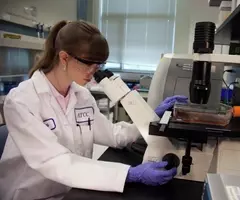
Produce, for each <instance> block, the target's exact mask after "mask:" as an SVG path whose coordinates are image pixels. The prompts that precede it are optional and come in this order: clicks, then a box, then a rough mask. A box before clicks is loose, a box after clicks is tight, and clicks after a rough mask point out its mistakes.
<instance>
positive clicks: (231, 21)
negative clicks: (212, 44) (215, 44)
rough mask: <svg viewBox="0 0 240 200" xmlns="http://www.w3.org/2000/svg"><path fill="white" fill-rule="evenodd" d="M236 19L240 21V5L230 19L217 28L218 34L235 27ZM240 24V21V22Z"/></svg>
mask: <svg viewBox="0 0 240 200" xmlns="http://www.w3.org/2000/svg"><path fill="white" fill-rule="evenodd" d="M236 19H240V5H239V6H238V7H237V8H236V9H235V10H234V11H233V12H232V13H231V14H230V15H229V16H228V18H227V19H226V20H225V21H224V22H223V23H222V24H221V25H220V26H219V27H218V28H217V32H216V34H218V33H220V32H221V31H222V30H223V29H225V28H226V27H228V26H233V25H234V23H235V21H236ZM238 22H239V21H238ZM238 26H239V25H238Z"/></svg>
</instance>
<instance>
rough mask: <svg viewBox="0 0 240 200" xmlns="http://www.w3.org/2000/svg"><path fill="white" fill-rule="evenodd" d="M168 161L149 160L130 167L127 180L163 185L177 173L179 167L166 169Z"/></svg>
mask: <svg viewBox="0 0 240 200" xmlns="http://www.w3.org/2000/svg"><path fill="white" fill-rule="evenodd" d="M167 165H168V162H148V163H144V164H142V165H138V166H136V167H130V169H129V171H128V175H127V179H126V181H127V182H140V183H143V184H145V185H152V186H157V185H163V184H165V183H167V182H169V181H170V180H172V179H173V177H174V176H175V175H176V174H177V169H176V168H172V169H169V170H166V169H165V167H166V166H167Z"/></svg>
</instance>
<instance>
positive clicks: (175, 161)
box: [162, 153, 180, 170]
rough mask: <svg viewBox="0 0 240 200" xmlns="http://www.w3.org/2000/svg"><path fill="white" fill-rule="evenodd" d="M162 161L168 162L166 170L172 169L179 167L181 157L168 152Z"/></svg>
mask: <svg viewBox="0 0 240 200" xmlns="http://www.w3.org/2000/svg"><path fill="white" fill-rule="evenodd" d="M162 161H166V162H168V164H167V166H166V167H165V169H166V170H169V169H172V168H174V167H176V168H178V166H179V164H180V159H179V158H178V156H176V155H175V154H173V153H168V154H166V155H165V156H163V158H162Z"/></svg>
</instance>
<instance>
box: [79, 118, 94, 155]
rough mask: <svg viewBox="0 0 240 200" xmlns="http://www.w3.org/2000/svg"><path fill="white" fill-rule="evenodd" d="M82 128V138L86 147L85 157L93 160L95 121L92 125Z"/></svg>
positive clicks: (85, 125)
mask: <svg viewBox="0 0 240 200" xmlns="http://www.w3.org/2000/svg"><path fill="white" fill-rule="evenodd" d="M80 127H81V136H82V141H83V145H84V156H85V157H88V158H92V152H93V121H91V124H89V123H88V124H82V125H80Z"/></svg>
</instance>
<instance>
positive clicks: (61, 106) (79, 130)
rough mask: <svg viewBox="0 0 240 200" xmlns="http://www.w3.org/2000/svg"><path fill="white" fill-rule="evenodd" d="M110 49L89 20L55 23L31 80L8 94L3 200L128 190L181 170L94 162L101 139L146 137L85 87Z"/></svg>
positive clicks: (120, 142)
mask: <svg viewBox="0 0 240 200" xmlns="http://www.w3.org/2000/svg"><path fill="white" fill-rule="evenodd" d="M108 55H109V49H108V44H107V41H106V39H105V38H104V37H103V36H102V35H101V33H100V32H99V30H98V29H97V28H96V27H94V26H93V25H90V24H88V23H87V22H84V21H77V22H70V23H67V22H65V21H61V22H59V23H58V24H56V25H55V26H54V27H53V28H52V30H51V32H50V34H49V36H48V38H47V40H46V44H45V51H44V55H43V56H42V58H41V59H40V60H39V61H38V63H37V65H36V66H35V67H34V68H33V69H32V70H31V72H30V79H29V80H27V81H24V82H22V83H20V85H19V86H18V87H17V88H15V89H12V90H11V92H10V93H9V94H8V95H7V97H6V100H5V105H4V113H5V118H6V124H7V128H8V130H9V137H8V139H7V142H6V146H5V149H4V153H3V157H2V161H1V163H0V196H1V200H35V199H61V198H62V197H63V195H64V194H65V193H66V192H67V191H68V190H69V189H70V188H71V187H74V188H83V189H91V190H100V191H116V192H122V191H123V189H124V184H125V182H141V183H144V184H148V185H161V184H164V183H167V182H168V181H169V180H171V179H172V178H173V177H174V176H175V175H176V169H171V170H168V171H164V170H159V168H163V167H164V166H166V164H167V163H165V162H159V163H146V164H142V165H139V166H137V167H130V166H128V165H124V164H120V163H109V162H101V161H94V160H91V157H92V151H93V144H94V143H96V144H101V145H106V146H111V147H118V148H120V147H124V146H126V145H127V144H128V143H130V142H133V141H135V140H136V139H137V138H138V137H139V136H140V135H139V132H138V131H137V129H136V127H135V126H134V125H132V124H128V123H125V122H120V123H117V124H112V123H111V122H110V121H108V120H107V119H106V118H105V117H104V116H103V115H102V114H101V113H100V111H99V109H98V107H97V105H96V102H95V100H94V98H93V97H92V96H91V94H90V93H89V91H88V90H87V89H85V88H84V87H82V86H84V85H85V84H86V83H88V82H89V81H90V80H91V79H92V77H93V74H94V73H95V72H96V71H97V70H98V69H99V66H100V65H101V64H103V63H104V62H105V61H106V60H107V58H108ZM79 85H81V86H79ZM178 98H179V99H178ZM176 100H186V99H185V98H184V97H172V98H170V99H168V100H167V101H164V102H163V103H162V104H161V105H160V106H159V107H158V109H157V110H156V112H157V114H158V115H161V114H162V112H163V111H164V110H166V109H168V108H169V107H170V106H171V105H172V103H173V102H174V101H176Z"/></svg>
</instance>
